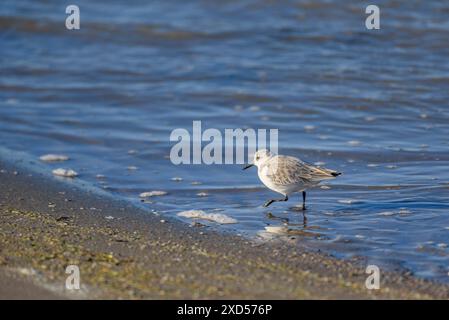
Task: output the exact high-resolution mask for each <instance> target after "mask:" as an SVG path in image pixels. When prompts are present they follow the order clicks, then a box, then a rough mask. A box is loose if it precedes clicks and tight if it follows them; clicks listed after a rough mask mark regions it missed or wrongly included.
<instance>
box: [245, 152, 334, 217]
mask: <svg viewBox="0 0 449 320" xmlns="http://www.w3.org/2000/svg"><path fill="white" fill-rule="evenodd" d="M252 166H256V167H257V169H258V170H257V173H258V175H259V179H260V180H261V181H262V183H263V184H264V185H265V186H266V187H267V188H269V189H271V190H273V191H276V192H278V193H280V194H282V195H283V196H284V198H282V199H271V200H268V201H267V202H265V204H264V205H263V206H264V207H268V206H269V205H270V204H272V203H273V202H279V201H287V200H288V196H289V195H291V194H292V193H295V192H302V210H306V191H305V190H306V189H309V188H312V187H315V186H317V185H318V184H319V183H320V182H321V181H323V180H328V179H334V178H335V177H337V176H339V175H340V174H341V173H340V172H337V171H334V170H329V169H325V168H319V167H315V166H312V165H310V164H307V163H305V162H304V161H302V160H300V159H298V158H295V157H289V156H282V155H274V154H272V153H271V152H270V151H268V150H266V149H262V150H259V151H257V152H256V153H255V154H254V161H253V163H252V164H249V165H247V166H246V167H244V168H243V170H246V169H248V168H251V167H252Z"/></svg>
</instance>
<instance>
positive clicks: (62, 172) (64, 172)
mask: <svg viewBox="0 0 449 320" xmlns="http://www.w3.org/2000/svg"><path fill="white" fill-rule="evenodd" d="M52 172H53V174H54V175H55V176H59V177H66V178H74V177H76V176H78V173H77V172H76V171H74V170H72V169H62V168H59V169H55V170H53V171H52Z"/></svg>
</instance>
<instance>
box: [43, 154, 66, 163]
mask: <svg viewBox="0 0 449 320" xmlns="http://www.w3.org/2000/svg"><path fill="white" fill-rule="evenodd" d="M39 159H40V160H41V161H44V162H57V161H67V160H69V157H68V156H66V155H63V154H46V155H43V156H41V157H39Z"/></svg>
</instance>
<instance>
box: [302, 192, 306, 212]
mask: <svg viewBox="0 0 449 320" xmlns="http://www.w3.org/2000/svg"><path fill="white" fill-rule="evenodd" d="M302 210H306V192H305V191H303V192H302Z"/></svg>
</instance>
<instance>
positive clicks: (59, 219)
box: [56, 216, 72, 221]
mask: <svg viewBox="0 0 449 320" xmlns="http://www.w3.org/2000/svg"><path fill="white" fill-rule="evenodd" d="M71 219H72V218H71V217H67V216H60V217H57V218H56V221H70V220H71Z"/></svg>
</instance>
